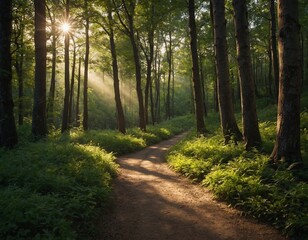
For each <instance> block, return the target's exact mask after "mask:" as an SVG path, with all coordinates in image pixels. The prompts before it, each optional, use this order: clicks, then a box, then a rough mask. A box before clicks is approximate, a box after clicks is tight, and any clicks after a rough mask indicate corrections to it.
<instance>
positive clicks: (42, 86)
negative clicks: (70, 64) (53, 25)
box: [32, 0, 47, 138]
mask: <svg viewBox="0 0 308 240" xmlns="http://www.w3.org/2000/svg"><path fill="white" fill-rule="evenodd" d="M34 8H35V36H34V42H35V86H34V105H33V115H32V134H33V135H34V137H35V138H41V137H44V136H46V135H47V121H46V53H47V52H46V9H45V1H42V0H35V1H34Z"/></svg>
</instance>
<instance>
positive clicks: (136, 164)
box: [100, 135, 285, 240]
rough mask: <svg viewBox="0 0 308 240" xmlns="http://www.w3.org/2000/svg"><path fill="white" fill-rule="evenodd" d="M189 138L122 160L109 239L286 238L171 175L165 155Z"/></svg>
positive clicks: (106, 224)
mask: <svg viewBox="0 0 308 240" xmlns="http://www.w3.org/2000/svg"><path fill="white" fill-rule="evenodd" d="M182 137H183V135H178V136H176V137H174V138H172V139H171V140H167V141H164V142H161V143H160V144H157V145H154V146H152V147H148V148H146V149H144V150H142V151H140V152H137V153H134V154H130V155H127V156H124V157H121V158H119V159H118V163H119V164H120V166H121V170H120V175H119V177H118V178H117V179H116V181H115V185H114V188H115V207H114V209H113V211H112V212H111V213H110V214H108V215H107V216H105V217H104V220H103V222H102V223H101V238H100V239H104V240H154V239H155V240H165V239H169V240H222V239H228V240H229V239H234V240H241V239H250V240H256V239H260V240H278V239H279V240H280V239H285V238H283V237H282V236H281V235H279V233H278V232H277V231H276V230H274V229H272V228H270V227H268V226H265V225H261V224H257V223H256V222H255V221H253V220H249V219H246V218H244V217H241V216H240V213H239V212H238V211H236V210H232V209H230V208H228V207H227V206H226V205H225V204H222V203H218V202H216V201H215V200H213V196H212V194H211V193H209V191H207V190H206V189H204V188H202V187H200V186H198V185H194V184H191V183H190V182H189V181H188V180H187V179H185V178H183V177H181V176H179V175H178V174H176V173H174V172H173V171H171V170H170V169H169V168H168V166H167V164H166V163H164V161H163V157H164V155H165V154H166V151H167V150H168V148H169V147H170V146H172V145H174V144H175V143H176V142H177V141H179V140H180V139H181V138H182Z"/></svg>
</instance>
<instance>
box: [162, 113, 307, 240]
mask: <svg viewBox="0 0 308 240" xmlns="http://www.w3.org/2000/svg"><path fill="white" fill-rule="evenodd" d="M270 112H272V109H271V110H269V111H266V110H264V111H263V114H262V116H261V118H262V119H271V118H272V117H273V115H274V114H275V113H273V114H271V113H270ZM208 123H209V124H211V122H208ZM307 124H308V113H307V112H306V111H303V112H302V114H301V133H302V135H301V137H302V154H303V160H304V167H303V168H301V169H297V170H292V171H290V170H288V169H287V166H285V165H283V164H281V165H280V166H279V167H278V168H277V169H273V168H272V167H271V166H270V164H269V162H268V161H269V154H270V153H271V150H272V149H273V144H274V141H275V130H276V124H275V122H272V121H262V122H260V131H261V134H262V139H263V147H264V149H263V151H262V152H259V151H256V150H255V151H251V152H247V151H245V150H244V146H243V145H242V144H238V145H235V144H230V145H224V143H223V137H222V136H221V134H220V133H219V132H216V133H215V134H211V135H209V136H206V137H201V138H195V137H194V136H193V135H191V136H190V137H188V138H187V139H186V140H185V141H182V142H181V143H180V144H178V145H177V146H175V147H174V148H172V149H171V151H170V153H169V155H168V158H167V160H168V162H169V164H170V166H171V167H172V168H174V169H175V170H176V171H178V172H181V173H182V174H184V175H185V176H187V177H189V178H191V179H192V180H193V181H196V182H201V184H202V185H204V186H206V187H208V188H210V189H211V190H212V191H213V193H214V194H215V195H216V196H217V197H218V198H219V199H221V200H224V201H226V202H228V203H229V204H230V205H232V206H234V207H237V208H239V209H241V210H243V212H244V213H245V214H248V215H250V216H253V217H255V218H258V219H262V220H263V221H266V222H268V223H270V224H273V225H274V226H275V227H277V228H279V229H282V230H283V231H284V233H286V234H287V235H289V236H291V237H294V239H308V154H307V152H306V150H307V149H308V131H307ZM216 126H217V123H216ZM217 127H218V126H217ZM219 131H220V130H219Z"/></svg>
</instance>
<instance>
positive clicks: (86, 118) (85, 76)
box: [82, 0, 90, 130]
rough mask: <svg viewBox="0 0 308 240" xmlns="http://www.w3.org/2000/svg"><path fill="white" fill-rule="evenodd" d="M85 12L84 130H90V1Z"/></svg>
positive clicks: (86, 3)
mask: <svg viewBox="0 0 308 240" xmlns="http://www.w3.org/2000/svg"><path fill="white" fill-rule="evenodd" d="M84 4H85V11H86V13H85V14H86V19H85V21H86V28H85V32H86V53H85V58H84V80H83V81H84V85H83V122H82V125H83V129H84V130H88V129H89V123H88V121H89V110H88V78H89V55H90V36H89V30H90V19H89V9H88V0H85V1H84Z"/></svg>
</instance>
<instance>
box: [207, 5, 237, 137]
mask: <svg viewBox="0 0 308 240" xmlns="http://www.w3.org/2000/svg"><path fill="white" fill-rule="evenodd" d="M212 2H213V13H214V39H215V53H216V54H215V57H216V71H217V82H218V100H219V112H220V121H221V128H222V131H223V135H224V138H225V143H228V142H229V141H230V140H231V138H232V137H233V138H234V141H239V140H241V139H242V134H241V132H240V130H239V128H238V126H237V123H236V120H235V116H234V110H233V104H232V100H231V99H232V92H231V85H230V73H229V62H228V55H227V54H228V51H227V39H226V20H225V1H221V0H212Z"/></svg>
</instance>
